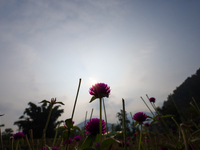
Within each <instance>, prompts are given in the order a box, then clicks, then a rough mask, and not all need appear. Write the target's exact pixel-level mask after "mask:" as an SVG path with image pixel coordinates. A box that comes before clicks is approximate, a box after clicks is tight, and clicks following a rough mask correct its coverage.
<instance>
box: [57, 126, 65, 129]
mask: <svg viewBox="0 0 200 150" xmlns="http://www.w3.org/2000/svg"><path fill="white" fill-rule="evenodd" d="M64 129H66V128H65V127H64V126H60V127H58V128H57V129H56V130H64Z"/></svg>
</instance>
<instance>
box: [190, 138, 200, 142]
mask: <svg viewBox="0 0 200 150" xmlns="http://www.w3.org/2000/svg"><path fill="white" fill-rule="evenodd" d="M199 140H200V138H195V139H192V140H191V142H192V143H193V142H196V141H199Z"/></svg>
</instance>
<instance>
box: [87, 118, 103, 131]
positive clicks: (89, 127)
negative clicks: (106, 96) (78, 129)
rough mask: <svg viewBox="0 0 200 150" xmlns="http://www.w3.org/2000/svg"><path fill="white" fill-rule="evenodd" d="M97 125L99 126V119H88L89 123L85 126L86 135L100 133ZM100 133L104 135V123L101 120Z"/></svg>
mask: <svg viewBox="0 0 200 150" xmlns="http://www.w3.org/2000/svg"><path fill="white" fill-rule="evenodd" d="M99 125H100V119H98V118H93V119H90V121H88V122H87V124H86V126H85V130H86V133H87V134H99V133H100V131H99V130H100V129H99ZM102 133H103V134H104V133H106V123H105V122H104V120H102Z"/></svg>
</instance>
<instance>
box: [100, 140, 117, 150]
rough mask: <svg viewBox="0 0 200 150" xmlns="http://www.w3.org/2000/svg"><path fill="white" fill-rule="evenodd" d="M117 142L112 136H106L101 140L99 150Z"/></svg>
mask: <svg viewBox="0 0 200 150" xmlns="http://www.w3.org/2000/svg"><path fill="white" fill-rule="evenodd" d="M114 143H117V141H116V140H115V139H113V138H108V139H105V140H104V141H102V143H101V150H102V149H104V148H105V147H107V146H110V145H111V144H114Z"/></svg>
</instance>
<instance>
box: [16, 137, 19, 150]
mask: <svg viewBox="0 0 200 150" xmlns="http://www.w3.org/2000/svg"><path fill="white" fill-rule="evenodd" d="M18 146H19V139H17V144H16V150H18Z"/></svg>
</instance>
